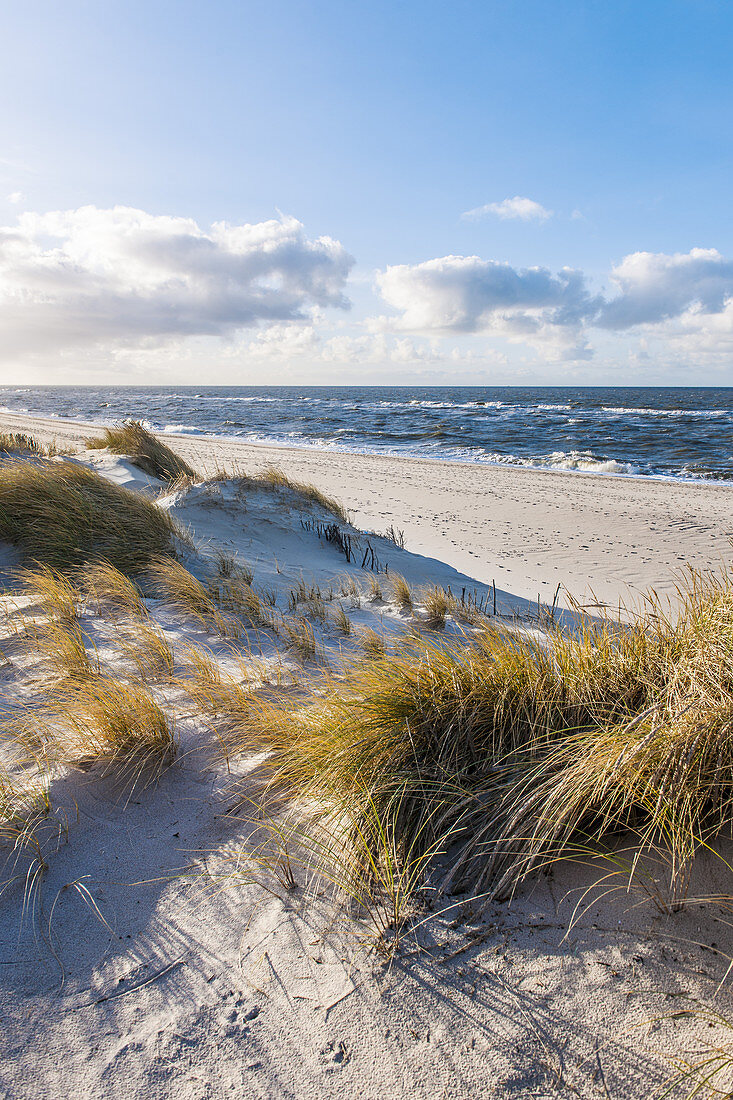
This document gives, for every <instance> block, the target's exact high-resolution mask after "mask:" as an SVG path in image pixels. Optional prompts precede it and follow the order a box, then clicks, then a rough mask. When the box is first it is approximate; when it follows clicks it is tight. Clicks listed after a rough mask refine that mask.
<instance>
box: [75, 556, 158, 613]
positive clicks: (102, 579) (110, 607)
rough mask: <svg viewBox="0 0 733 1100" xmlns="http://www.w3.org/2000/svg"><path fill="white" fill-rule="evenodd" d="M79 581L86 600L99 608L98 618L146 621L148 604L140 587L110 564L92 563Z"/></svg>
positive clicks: (103, 562)
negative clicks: (146, 604)
mask: <svg viewBox="0 0 733 1100" xmlns="http://www.w3.org/2000/svg"><path fill="white" fill-rule="evenodd" d="M78 581H79V585H80V587H81V589H82V591H83V592H84V595H85V598H86V599H87V600H90V601H91V602H93V603H94V604H95V605H96V609H97V614H98V615H105V616H112V617H113V618H119V617H121V616H125V617H129V618H135V619H144V618H146V617H147V608H146V606H145V601H144V599H143V596H142V593H141V592H140V589H139V588H138V586H137V585H136V584H135V582H134V581H133V580H131V579H130V577H127V576H125V574H124V573H121V572H120V570H119V569H117V568H115V566H114V565H112V564H111V563H110V562H108V561H93V562H89V563H88V564H87V565H85V566H84V569H83V570H82V572H81V574H80V575H79V577H78Z"/></svg>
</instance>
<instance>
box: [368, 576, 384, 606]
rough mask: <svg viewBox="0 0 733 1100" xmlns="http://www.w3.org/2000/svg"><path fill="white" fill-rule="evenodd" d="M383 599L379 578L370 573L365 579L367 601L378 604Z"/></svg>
mask: <svg viewBox="0 0 733 1100" xmlns="http://www.w3.org/2000/svg"><path fill="white" fill-rule="evenodd" d="M383 598H384V596H383V593H382V582H381V580H380V578H379V577H378V576H377V575H376V574H374V573H370V574H369V575H368V577H367V599H368V600H369V602H370V603H379V602H380V601H381V600H382V599H383Z"/></svg>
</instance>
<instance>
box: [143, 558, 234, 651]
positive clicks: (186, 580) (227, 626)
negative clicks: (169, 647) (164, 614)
mask: <svg viewBox="0 0 733 1100" xmlns="http://www.w3.org/2000/svg"><path fill="white" fill-rule="evenodd" d="M145 580H146V584H147V587H148V589H149V590H150V592H152V594H153V595H154V596H155V597H156V598H157V599H159V600H161V601H162V602H163V603H164V604H165V605H166V606H167V607H169V608H171V610H173V611H175V612H177V613H178V614H180V615H186V616H188V617H190V618H193V619H196V620H197V621H198V622H199V623H200V625H201V626H202V627H203V628H204V630H208V631H210V632H213V633H217V634H221V635H222V636H223V637H225V638H237V637H239V635H240V633H241V631H240V628H239V624H238V622H237V621H236V620H235V619H234V618H233V617H232V616H224V615H223V614H222V613H221V612H220V611H219V608H218V607H217V605H216V602H215V600H214V599H213V597H212V594H211V592H209V591H207V589H206V588H205V587H204V585H203V584H202V583H201V581H199V580H197V578H196V577H194V575H193V574H192V573H189V571H188V569H186V568H185V566H183V565H181V563H180V562H178V561H175V560H174V559H173V558H167V557H160V558H156V559H155V560H153V561H152V562H151V563H150V565H149V568H148V570H147V572H146V574H145ZM253 595H254V593H253ZM255 598H256V597H255Z"/></svg>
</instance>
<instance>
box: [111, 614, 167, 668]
mask: <svg viewBox="0 0 733 1100" xmlns="http://www.w3.org/2000/svg"><path fill="white" fill-rule="evenodd" d="M116 643H117V646H118V648H119V650H120V652H121V653H122V654H123V655H124V656H125V657H126V658H127V660H128V661H130V662H131V663H132V664H134V665H135V667H136V669H137V672H138V676H139V677H140V679H141V680H143V681H148V680H171V679H172V678H173V673H174V670H175V663H176V659H175V654H174V652H173V649H172V648H171V646H170V644H169V643H168V641H167V639H166V637H165V635H164V633H163V631H162V630H161V629H160V627H158V626H155V625H154V624H153V623H152V622H150V621H149V620H146V619H136V620H132V621H131V622H130V623H129V624H128V625H127V626H126V628H125V630H124V631H121V632H118V634H117V637H116Z"/></svg>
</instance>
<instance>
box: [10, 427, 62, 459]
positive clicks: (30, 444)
mask: <svg viewBox="0 0 733 1100" xmlns="http://www.w3.org/2000/svg"><path fill="white" fill-rule="evenodd" d="M0 454H4V455H31V456H35V457H39V456H40V457H51V456H53V455H55V454H58V451H57V449H56V446H55V444H49V445H48V446H47V445H46V444H44V443H41V442H40V441H39V440H38V439H36V437H35V436H34V435H27V434H26V433H25V432H0Z"/></svg>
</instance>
